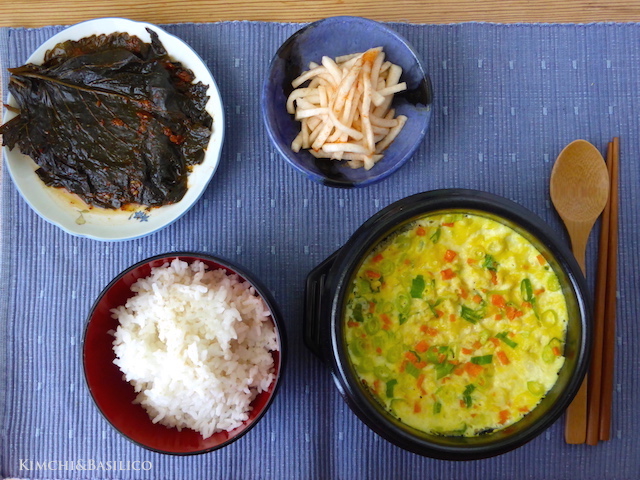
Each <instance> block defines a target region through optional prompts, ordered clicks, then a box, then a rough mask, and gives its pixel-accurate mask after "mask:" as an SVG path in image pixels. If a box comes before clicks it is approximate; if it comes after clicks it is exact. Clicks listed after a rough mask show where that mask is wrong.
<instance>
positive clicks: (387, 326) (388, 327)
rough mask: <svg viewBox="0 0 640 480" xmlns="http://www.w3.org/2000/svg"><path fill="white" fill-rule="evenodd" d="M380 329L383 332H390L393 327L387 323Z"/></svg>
mask: <svg viewBox="0 0 640 480" xmlns="http://www.w3.org/2000/svg"><path fill="white" fill-rule="evenodd" d="M380 328H381V329H383V330H389V329H391V325H389V324H388V323H385V324H384V325H382V326H381V327H380Z"/></svg>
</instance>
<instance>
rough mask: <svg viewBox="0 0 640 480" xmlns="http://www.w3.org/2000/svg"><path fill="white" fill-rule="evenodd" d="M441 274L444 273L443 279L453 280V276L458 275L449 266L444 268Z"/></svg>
mask: <svg viewBox="0 0 640 480" xmlns="http://www.w3.org/2000/svg"><path fill="white" fill-rule="evenodd" d="M440 275H442V279H443V280H451V279H452V278H454V277H455V276H456V273H455V272H454V271H453V270H451V269H450V268H447V269H445V270H442V271H441V272H440Z"/></svg>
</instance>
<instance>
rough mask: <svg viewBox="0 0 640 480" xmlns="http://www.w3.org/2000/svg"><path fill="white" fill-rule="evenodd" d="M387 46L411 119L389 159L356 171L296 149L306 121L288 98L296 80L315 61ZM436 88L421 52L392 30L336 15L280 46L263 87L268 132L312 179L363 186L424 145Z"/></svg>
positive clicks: (399, 98)
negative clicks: (298, 117) (291, 109)
mask: <svg viewBox="0 0 640 480" xmlns="http://www.w3.org/2000/svg"><path fill="white" fill-rule="evenodd" d="M378 46H381V47H383V48H384V52H385V54H386V58H387V59H388V60H389V61H391V62H393V63H395V64H396V65H399V66H401V67H402V70H403V72H402V77H401V79H400V81H403V82H407V90H406V91H405V92H401V93H399V94H396V95H395V97H394V100H393V108H395V109H396V115H405V116H406V117H407V123H406V124H405V126H404V128H403V129H402V131H401V132H400V134H399V135H398V137H397V138H396V139H395V140H394V141H393V143H391V145H390V146H389V147H388V148H387V149H386V150H385V151H384V157H383V158H382V159H381V160H380V161H379V162H378V163H377V164H376V165H374V167H373V168H371V169H370V170H365V169H364V168H358V169H352V168H350V167H349V166H347V165H346V164H345V163H344V162H339V161H335V160H326V159H320V160H318V159H316V158H315V157H313V156H312V155H311V154H310V153H309V152H307V151H304V150H301V151H300V152H298V153H295V152H294V151H293V150H291V142H292V141H293V139H294V138H295V137H296V135H297V134H298V132H299V131H300V123H299V122H297V121H296V120H295V119H294V118H293V115H290V114H289V113H287V110H286V100H287V97H288V96H289V94H290V93H291V92H292V91H293V87H292V86H291V81H292V80H293V79H294V78H296V77H297V76H299V75H300V74H301V73H302V72H304V71H306V70H308V68H309V62H317V63H320V61H321V60H322V57H323V56H325V55H326V56H329V57H331V58H335V57H337V56H339V55H346V54H350V53H356V52H362V51H365V50H367V49H369V48H373V47H378ZM432 98H433V92H432V88H431V81H430V79H429V76H428V75H427V73H426V72H425V70H424V68H423V66H422V64H421V63H420V60H419V59H418V56H417V55H416V52H415V51H414V50H413V48H412V47H411V46H410V45H409V44H408V43H407V41H406V40H405V39H404V38H402V37H401V36H400V35H398V34H397V33H396V32H394V31H393V30H392V29H390V28H388V27H386V26H385V25H382V24H380V23H378V22H374V21H373V20H368V19H365V18H360V17H330V18H326V19H323V20H319V21H317V22H314V23H311V24H309V25H307V26H306V27H304V28H302V29H301V30H299V31H297V32H296V33H294V34H293V35H292V36H291V37H289V39H288V40H287V41H286V42H284V44H283V45H282V46H281V47H280V48H279V49H278V51H277V53H276V55H275V57H274V59H273V60H272V62H271V66H270V68H269V74H268V76H267V78H266V80H265V82H264V87H263V91H262V99H261V100H262V114H263V119H264V123H265V126H266V128H267V133H268V134H269V137H270V139H271V141H272V142H273V144H274V145H275V147H276V149H277V150H278V151H279V152H280V154H281V155H282V156H283V157H284V158H285V159H286V160H287V161H288V162H289V164H291V166H293V167H294V168H295V169H296V170H298V171H299V172H301V173H303V174H304V175H306V176H307V177H308V178H309V179H311V180H313V181H316V182H319V183H322V184H324V185H329V186H332V187H363V186H366V185H371V184H373V183H376V182H379V181H380V180H383V179H384V178H387V177H388V176H389V175H391V174H392V173H393V172H395V171H396V170H398V169H399V168H400V167H401V166H402V165H403V164H404V163H405V162H406V161H407V160H408V159H409V158H410V157H411V156H412V155H413V154H414V153H415V151H416V150H417V149H418V147H419V146H420V143H421V142H422V140H423V139H424V136H425V133H426V131H427V127H428V126H429V120H430V119H431V110H432V108H431V105H432Z"/></svg>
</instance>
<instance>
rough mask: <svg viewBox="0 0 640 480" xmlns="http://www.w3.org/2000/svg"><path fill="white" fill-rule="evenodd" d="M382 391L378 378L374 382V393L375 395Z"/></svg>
mask: <svg viewBox="0 0 640 480" xmlns="http://www.w3.org/2000/svg"><path fill="white" fill-rule="evenodd" d="M379 389H380V380H378V379H377V378H376V379H375V380H374V382H373V391H374V392H375V393H378V390H379Z"/></svg>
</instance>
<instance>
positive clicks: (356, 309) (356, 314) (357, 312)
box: [353, 303, 364, 322]
mask: <svg viewBox="0 0 640 480" xmlns="http://www.w3.org/2000/svg"><path fill="white" fill-rule="evenodd" d="M353 319H354V320H355V321H356V322H364V317H363V316H362V304H361V303H356V304H355V305H354V306H353Z"/></svg>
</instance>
